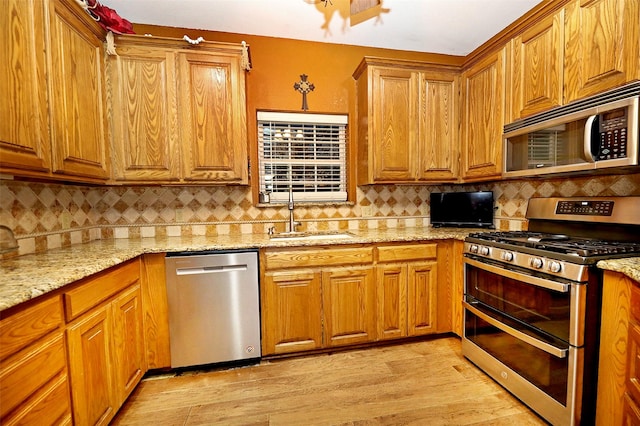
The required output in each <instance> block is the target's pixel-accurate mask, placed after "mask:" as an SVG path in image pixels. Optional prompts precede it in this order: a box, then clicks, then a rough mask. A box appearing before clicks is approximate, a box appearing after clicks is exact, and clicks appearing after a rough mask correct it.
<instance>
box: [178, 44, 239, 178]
mask: <svg viewBox="0 0 640 426" xmlns="http://www.w3.org/2000/svg"><path fill="white" fill-rule="evenodd" d="M178 65H179V69H180V71H179V72H180V77H179V78H180V79H179V84H178V90H179V92H180V99H179V102H180V104H179V114H180V123H181V126H182V129H181V130H182V133H181V140H182V144H183V153H182V154H183V157H184V178H185V179H186V180H188V181H210V182H212V181H219V182H221V183H242V184H246V183H247V182H248V171H247V165H248V160H247V125H246V121H247V119H246V101H245V92H244V90H245V82H244V81H245V80H244V71H242V70H241V68H240V57H239V56H224V55H212V54H206V53H202V52H196V53H180V54H178Z"/></svg>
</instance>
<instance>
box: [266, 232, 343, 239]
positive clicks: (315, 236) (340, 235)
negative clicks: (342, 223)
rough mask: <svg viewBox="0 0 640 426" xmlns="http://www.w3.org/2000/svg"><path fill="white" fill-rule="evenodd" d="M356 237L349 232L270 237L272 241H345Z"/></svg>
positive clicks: (296, 233)
mask: <svg viewBox="0 0 640 426" xmlns="http://www.w3.org/2000/svg"><path fill="white" fill-rule="evenodd" d="M353 237H355V235H353V234H351V233H349V232H286V233H282V234H274V235H271V236H270V240H271V241H315V240H344V239H347V238H353Z"/></svg>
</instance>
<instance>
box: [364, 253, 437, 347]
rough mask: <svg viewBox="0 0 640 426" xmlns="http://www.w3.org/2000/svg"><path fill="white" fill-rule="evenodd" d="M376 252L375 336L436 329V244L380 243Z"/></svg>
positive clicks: (400, 334)
mask: <svg viewBox="0 0 640 426" xmlns="http://www.w3.org/2000/svg"><path fill="white" fill-rule="evenodd" d="M376 251H377V259H378V261H377V266H376V291H377V295H376V297H377V302H376V303H377V308H378V309H377V314H378V318H377V332H378V336H377V337H378V339H379V340H386V339H395V338H400V337H406V336H419V335H424V334H432V333H436V332H439V330H438V328H437V322H438V316H437V315H436V312H437V305H438V303H437V302H438V286H437V283H438V276H437V267H436V266H437V262H436V258H437V252H438V249H437V244H434V243H429V244H409V245H390V246H380V247H377V248H376ZM443 308H444V307H443ZM444 310H445V311H447V309H444Z"/></svg>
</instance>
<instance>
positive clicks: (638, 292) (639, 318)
mask: <svg viewBox="0 0 640 426" xmlns="http://www.w3.org/2000/svg"><path fill="white" fill-rule="evenodd" d="M630 310H631V316H632V317H633V319H634V320H635V321H636V322H640V287H638V286H637V285H635V284H634V285H632V286H631V308H630Z"/></svg>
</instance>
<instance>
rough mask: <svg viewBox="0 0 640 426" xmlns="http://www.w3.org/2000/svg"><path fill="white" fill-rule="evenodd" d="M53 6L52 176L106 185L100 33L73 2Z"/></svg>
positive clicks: (55, 1)
mask: <svg viewBox="0 0 640 426" xmlns="http://www.w3.org/2000/svg"><path fill="white" fill-rule="evenodd" d="M67 3H68V5H67ZM51 6H52V10H51V23H50V32H51V34H50V38H51V39H50V45H51V46H50V47H51V73H50V86H51V88H50V89H51V90H50V94H51V96H50V97H49V102H50V107H51V120H52V123H51V124H52V146H53V171H54V172H55V173H60V174H64V175H71V176H77V177H80V178H97V179H101V180H104V179H107V178H108V177H109V171H108V169H107V145H106V126H105V119H106V113H105V107H104V105H105V103H104V93H103V92H104V90H103V85H104V78H103V69H104V53H103V42H102V39H101V37H102V33H101V31H100V30H99V27H98V26H97V24H95V22H92V21H91V18H90V17H89V15H88V14H87V13H86V12H85V11H84V10H82V9H81V8H80V7H78V6H77V5H76V4H75V3H74V2H67V0H53V1H52V2H51ZM87 20H88V21H89V22H88V21H87Z"/></svg>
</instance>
